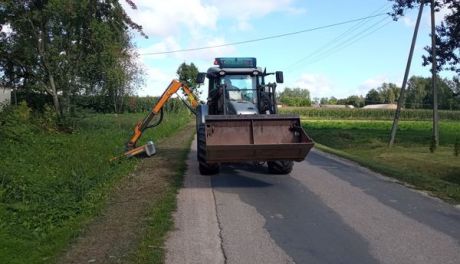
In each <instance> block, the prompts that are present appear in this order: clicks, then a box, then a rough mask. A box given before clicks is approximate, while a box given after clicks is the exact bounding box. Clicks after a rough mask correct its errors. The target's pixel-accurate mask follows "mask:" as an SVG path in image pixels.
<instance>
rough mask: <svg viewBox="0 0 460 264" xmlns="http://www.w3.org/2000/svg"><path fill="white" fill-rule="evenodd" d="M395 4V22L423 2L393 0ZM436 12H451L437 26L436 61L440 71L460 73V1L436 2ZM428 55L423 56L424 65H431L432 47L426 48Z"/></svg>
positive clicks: (419, 0) (439, 0) (393, 14)
mask: <svg viewBox="0 0 460 264" xmlns="http://www.w3.org/2000/svg"><path fill="white" fill-rule="evenodd" d="M391 1H393V2H394V4H393V12H392V14H391V15H392V16H393V18H394V20H397V19H399V18H400V17H401V16H403V15H404V12H405V10H406V9H412V8H414V7H416V6H417V4H419V3H420V2H421V0H391ZM424 2H425V3H426V1H424ZM434 2H435V5H436V11H437V12H439V10H440V9H441V8H443V7H444V8H447V9H449V10H451V13H450V14H447V15H446V17H445V20H444V21H442V22H441V24H440V25H439V26H436V36H435V38H436V59H437V62H438V65H437V68H438V71H439V70H442V69H445V70H451V71H455V72H457V73H460V52H459V50H460V34H459V28H460V12H459V11H460V1H458V0H435V1H434ZM425 50H426V51H427V52H428V55H426V56H425V55H424V56H423V61H424V62H423V65H425V66H426V65H429V64H431V47H425Z"/></svg>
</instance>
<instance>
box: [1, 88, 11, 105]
mask: <svg viewBox="0 0 460 264" xmlns="http://www.w3.org/2000/svg"><path fill="white" fill-rule="evenodd" d="M10 103H11V89H10V88H2V87H0V105H9V104H10Z"/></svg>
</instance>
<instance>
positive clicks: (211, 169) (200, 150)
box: [197, 124, 219, 175]
mask: <svg viewBox="0 0 460 264" xmlns="http://www.w3.org/2000/svg"><path fill="white" fill-rule="evenodd" d="M204 126H205V125H204V124H200V125H198V131H197V158H198V163H199V169H200V174H201V175H212V174H217V173H219V164H217V163H211V164H210V163H207V162H206V134H205V127H204Z"/></svg>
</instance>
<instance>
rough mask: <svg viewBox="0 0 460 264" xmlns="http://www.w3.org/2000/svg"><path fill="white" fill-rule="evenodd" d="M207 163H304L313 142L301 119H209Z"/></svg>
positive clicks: (231, 116) (283, 117)
mask: <svg viewBox="0 0 460 264" xmlns="http://www.w3.org/2000/svg"><path fill="white" fill-rule="evenodd" d="M205 120H206V121H205V123H206V161H207V162H209V163H217V162H239V161H271V160H294V161H302V160H304V159H305V157H306V156H307V154H308V152H309V151H310V149H311V148H312V147H313V145H314V144H313V141H312V140H311V139H310V138H309V137H308V135H307V134H306V133H305V131H304V130H303V129H302V127H301V126H300V119H299V117H298V116H286V115H208V116H206V119H205Z"/></svg>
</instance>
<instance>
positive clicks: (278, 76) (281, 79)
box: [275, 71, 284, 83]
mask: <svg viewBox="0 0 460 264" xmlns="http://www.w3.org/2000/svg"><path fill="white" fill-rule="evenodd" d="M275 74H276V82H277V83H283V82H284V77H283V72H282V71H277V72H276V73H275Z"/></svg>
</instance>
